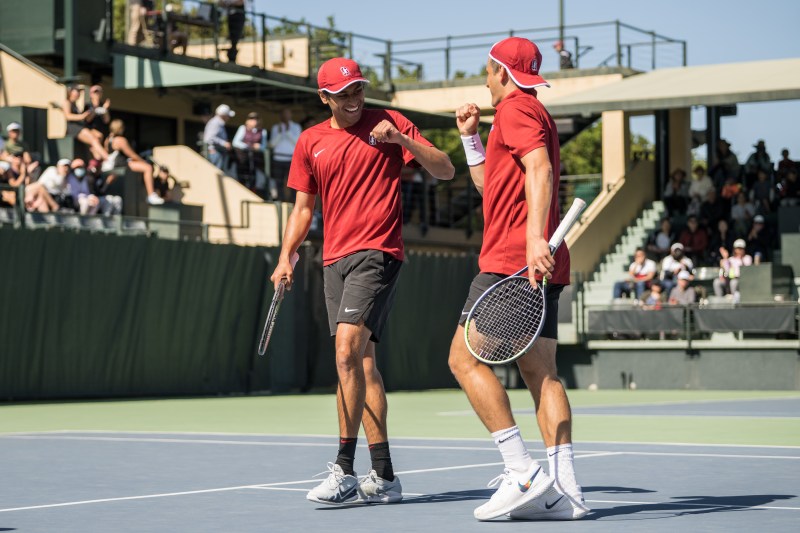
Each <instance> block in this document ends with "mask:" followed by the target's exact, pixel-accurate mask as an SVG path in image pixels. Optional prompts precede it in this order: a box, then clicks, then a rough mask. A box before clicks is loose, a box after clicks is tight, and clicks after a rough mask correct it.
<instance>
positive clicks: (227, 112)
mask: <svg viewBox="0 0 800 533" xmlns="http://www.w3.org/2000/svg"><path fill="white" fill-rule="evenodd" d="M216 113H217V115H220V116H223V115H224V116H228V117H235V116H236V112H235V111H234V110H232V109H231V106H229V105H228V104H220V105H218V106H217V111H216Z"/></svg>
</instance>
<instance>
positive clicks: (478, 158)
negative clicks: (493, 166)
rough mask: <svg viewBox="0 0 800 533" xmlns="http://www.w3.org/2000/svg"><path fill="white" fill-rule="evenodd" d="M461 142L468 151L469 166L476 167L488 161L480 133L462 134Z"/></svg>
mask: <svg viewBox="0 0 800 533" xmlns="http://www.w3.org/2000/svg"><path fill="white" fill-rule="evenodd" d="M461 144H463V145H464V151H465V152H466V153H467V164H468V165H469V166H471V167H474V166H475V165H480V164H481V163H483V162H484V161H486V150H485V149H484V148H483V143H482V142H481V136H480V135H478V134H477V133H476V134H475V135H469V136H464V135H462V136H461Z"/></svg>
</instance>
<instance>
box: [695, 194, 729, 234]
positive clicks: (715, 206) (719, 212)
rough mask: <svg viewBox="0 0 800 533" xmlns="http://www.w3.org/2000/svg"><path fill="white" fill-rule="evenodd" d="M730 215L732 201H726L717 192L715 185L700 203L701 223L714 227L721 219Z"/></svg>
mask: <svg viewBox="0 0 800 533" xmlns="http://www.w3.org/2000/svg"><path fill="white" fill-rule="evenodd" d="M729 215H730V202H727V206H726V203H725V202H723V201H722V199H721V198H720V197H719V195H718V194H717V190H716V189H714V188H713V187H712V188H711V189H709V191H708V192H707V193H706V197H705V200H703V203H702V204H700V224H702V225H703V226H705V227H707V228H713V227H714V226H716V225H717V222H718V221H719V220H720V219H723V218H728V216H729Z"/></svg>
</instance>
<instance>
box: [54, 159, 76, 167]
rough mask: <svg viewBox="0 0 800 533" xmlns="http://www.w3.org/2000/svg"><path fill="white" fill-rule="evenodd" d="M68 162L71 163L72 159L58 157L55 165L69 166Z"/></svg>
mask: <svg viewBox="0 0 800 533" xmlns="http://www.w3.org/2000/svg"><path fill="white" fill-rule="evenodd" d="M70 163H72V161H71V160H69V159H67V158H66V157H65V158H64V159H59V160H58V163H56V166H57V167H60V166H61V165H67V166H69V164H70Z"/></svg>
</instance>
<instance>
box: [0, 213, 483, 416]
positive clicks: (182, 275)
mask: <svg viewBox="0 0 800 533" xmlns="http://www.w3.org/2000/svg"><path fill="white" fill-rule="evenodd" d="M277 254H278V250H277V249H267V248H258V247H241V246H232V245H218V244H208V243H202V242H183V241H170V240H162V239H155V238H146V237H125V236H116V235H101V234H89V233H72V232H62V231H52V230H51V231H47V230H14V229H12V228H8V227H5V228H0V280H2V281H0V399H8V400H23V399H53V398H85V397H125V396H165V395H169V396H174V395H207V394H242V393H244V394H246V393H252V392H261V391H271V392H289V391H298V390H299V391H306V390H311V389H320V388H333V387H334V386H335V384H336V370H335V365H334V348H333V339H332V338H331V337H330V335H329V331H328V326H327V315H326V311H325V305H324V301H323V289H322V263H321V254H320V250H319V249H317V248H316V247H314V246H306V247H304V248H303V249H302V259H301V262H300V263H299V264H298V267H297V268H298V270H297V275H296V283H295V286H294V288H293V290H292V291H291V292H288V293H287V296H286V299H285V300H284V303H283V306H282V308H281V313H280V315H279V317H278V323H277V326H276V330H275V333H274V334H273V338H272V341H271V343H270V347H269V349H268V351H267V354H266V356H265V357H259V356H257V355H256V345H257V342H258V338H259V336H260V335H261V330H262V327H263V323H264V322H263V321H264V319H265V316H266V311H267V307H268V305H269V301H270V300H271V298H272V288H271V285H270V284H269V283H268V282H267V278H268V277H269V274H270V273H271V271H272V264H273V260H274V259H276V258H277ZM476 263H477V261H476V258H475V257H474V256H473V255H441V254H425V253H409V254H408V256H407V260H406V263H405V265H404V266H403V270H402V271H401V272H402V273H401V277H400V281H399V283H400V285H399V288H398V292H397V298H396V301H395V306H394V309H393V311H392V314H391V315H390V322H389V324H388V326H387V328H386V331H385V333H384V338H383V340H382V342H381V343H380V344H379V345H378V363H379V366H380V368H381V371H382V373H383V377H384V381H385V383H386V387H387V389H390V390H398V389H429V388H440V387H453V386H456V382H455V380H454V379H453V377H452V376H451V374H450V371H449V369H448V366H447V354H448V350H449V346H450V341H451V338H452V336H453V333H454V331H455V327H456V321H457V319H458V316H459V314H460V312H461V306H462V305H463V302H464V299H465V297H466V292H467V289H468V287H469V283H470V281H471V279H472V277H473V276H474V274H475V273H476V270H477V264H476Z"/></svg>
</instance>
